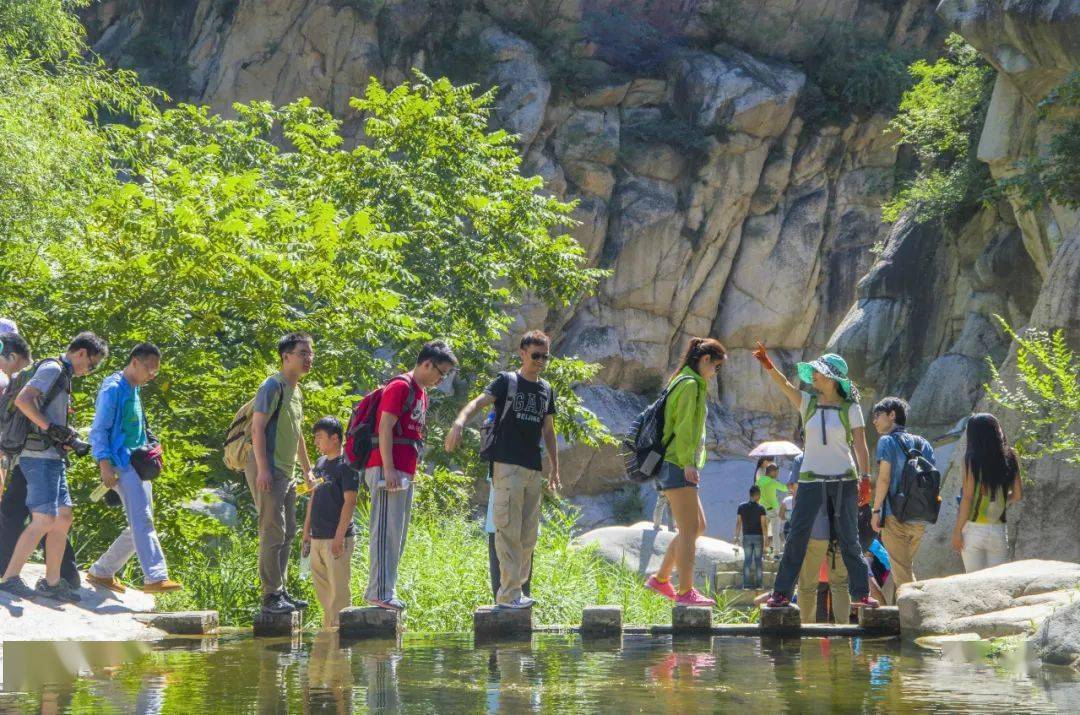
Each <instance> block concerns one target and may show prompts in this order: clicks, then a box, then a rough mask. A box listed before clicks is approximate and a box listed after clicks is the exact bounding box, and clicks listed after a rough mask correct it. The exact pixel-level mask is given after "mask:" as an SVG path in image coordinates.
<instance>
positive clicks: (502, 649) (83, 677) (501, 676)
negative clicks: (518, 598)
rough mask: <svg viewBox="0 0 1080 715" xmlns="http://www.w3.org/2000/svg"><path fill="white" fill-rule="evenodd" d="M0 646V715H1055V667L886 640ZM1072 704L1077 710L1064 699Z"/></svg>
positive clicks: (1077, 685) (1068, 696)
mask: <svg viewBox="0 0 1080 715" xmlns="http://www.w3.org/2000/svg"><path fill="white" fill-rule="evenodd" d="M152 648H153V649H152V650H149V649H148V646H146V645H144V644H133V643H111V644H110V643H98V644H88V643H66V644H56V643H36V644H18V643H14V644H13V643H7V644H5V645H4V683H5V688H4V689H5V691H7V692H11V691H16V690H17V691H21V692H22V693H28V694H29V695H20V696H18V698H19V699H18V701H16V700H13V699H10V698H12V697H14V696H7V695H0V711H6V705H7V704H9V703H15V702H17V703H18V706H19V709H20V710H22V711H24V712H34V711H37V712H43V713H61V712H79V713H83V712H93V713H99V712H123V713H128V712H138V713H173V712H181V713H186V712H220V711H227V712H254V713H286V712H287V713H338V714H344V713H351V712H378V713H399V712H401V713H409V712H437V713H443V712H454V713H456V712H470V713H471V712H484V713H491V714H495V713H521V712H575V713H577V712H603V713H620V712H655V713H680V714H681V713H696V712H719V711H727V710H736V709H738V710H746V711H753V712H769V713H784V712H851V711H860V712H869V711H888V712H897V711H900V712H904V711H921V710H929V709H934V710H936V711H944V712H948V711H973V710H978V711H984V712H986V711H999V710H1008V711H1010V712H1056V711H1058V710H1059V709H1070V708H1068V707H1067V704H1069V703H1070V702H1072V703H1073V704H1075V698H1076V697H1077V696H1078V695H1080V678H1078V677H1077V676H1076V675H1075V674H1070V673H1069V672H1068V671H1063V670H1049V669H1043V668H1034V669H1030V670H1028V669H1025V668H1026V666H1025V667H1022V668H1015V667H1013V666H1012V665H1011V664H1009V663H1008V662H1006V661H1004V660H1002V661H998V662H992V661H987V660H986V659H985V658H984V657H983V656H982V655H979V656H978V657H975V658H969V657H967V656H965V655H964V654H963V653H960V654H956V653H953V654H949V655H947V656H939V655H938V654H935V653H930V652H928V651H925V650H921V649H918V648H916V647H915V646H913V645H902V644H900V643H899V642H897V641H893V640H881V641H876V640H860V639H846V638H835V639H824V638H823V639H809V638H808V639H779V638H762V639H757V638H732V637H712V638H710V637H706V638H691V639H681V638H680V639H678V640H672V639H671V638H670V637H651V636H643V635H642V636H638V635H627V636H624V637H623V638H621V639H610V640H608V641H585V642H583V641H582V640H581V639H580V638H579V637H578V636H574V635H554V634H543V635H537V636H535V637H534V638H533V639H532V640H531V641H525V642H521V641H519V642H510V643H487V644H481V645H476V644H474V643H473V642H472V639H471V638H468V637H467V636H439V637H432V638H418V637H411V638H410V637H407V638H406V639H405V641H404V642H396V641H393V640H390V641H348V640H347V641H342V640H341V639H340V638H339V637H338V635H337V634H336V633H333V632H323V633H319V634H318V635H314V636H310V637H306V638H304V639H302V640H289V639H276V640H274V639H267V640H254V639H251V638H248V637H241V636H232V637H222V638H220V639H219V640H212V639H207V640H205V641H200V640H188V641H176V642H169V643H163V644H156V645H154V646H152ZM1071 710H1072V711H1075V707H1073V708H1071Z"/></svg>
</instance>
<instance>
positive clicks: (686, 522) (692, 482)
mask: <svg viewBox="0 0 1080 715" xmlns="http://www.w3.org/2000/svg"><path fill="white" fill-rule="evenodd" d="M726 359H727V350H725V349H724V346H723V345H721V344H720V342H719V341H718V340H714V339H712V338H691V340H690V344H689V345H688V346H687V347H686V352H685V353H683V358H682V366H681V367H680V368H679V370H678V371H677V372H676V373H675V374H674V375H672V377H671V380H670V382H668V386H667V392H668V397H667V402H666V406H665V408H664V436H663V439H664V444H665V445H667V450H666V452H665V453H664V463H663V465H661V467H660V472H659V474H658V476H657V478H656V489H657V491H661V492H663V493H664V495H665V496H666V497H667V498H668V501H669V503H670V504H671V513H672V515H673V516H674V517H675V532H676V533H675V538H674V539H672V540H671V543H669V544H668V548H667V551H666V552H665V553H664V560H663V562H662V563H661V564H660V569H659V570H658V571H657V572H656V573H655V574H653V575H652V576H650V577H649V580H648V581H646V582H645V586H646V588H649V589H652V590H653V591H656V592H657V593H659V594H660V595H662V596H665V597H667V598H670V599H671V600H673V601H675V602H676V603H678V604H680V605H684V606H715V605H716V601H714V600H712V599H711V598H707V597H705V596H703V595H702V594H701V593H699V592H698V590H697V589H696V588H694V552H695V551H696V547H697V540H698V537H699V536H701V535H703V534H704V533H705V510H704V509H703V508H702V506H701V498H700V497H699V496H698V481H699V480H700V479H701V474H700V472H699V471H698V470H700V469H701V468H702V467H703V466H705V414H706V406H705V402H706V400H707V398H708V382H709V380H711V379H713V378H714V377H715V376H716V371H717V370H718V369H719V368H720V364H721V363H723V362H724V360H726ZM673 572H677V573H678V574H679V588H678V590H676V589H675V587H674V586H673V585H672V584H671V574H672V573H673Z"/></svg>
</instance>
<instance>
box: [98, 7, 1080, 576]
mask: <svg viewBox="0 0 1080 715" xmlns="http://www.w3.org/2000/svg"><path fill="white" fill-rule="evenodd" d="M1077 5H1078V3H1077V1H1076V0H1060V1H1055V2H1030V1H1020V0H1015V1H1013V0H944V2H942V3H941V6H940V8H938V7H936V6H937V3H936V2H934V1H931V0H896V1H890V2H885V1H883V0H803V1H801V2H792V1H791V0H623V1H622V2H611V1H610V0H609V1H604V0H522V1H521V2H513V3H502V2H493V1H492V0H487V1H481V0H385V1H384V0H269V1H266V0H110V1H109V2H105V3H103V4H101V5H99V6H97V7H95V9H94V11H93V13H92V15H90V16H88V17H87V24H88V26H89V27H90V28H91V36H92V39H93V40H94V42H95V47H96V49H97V50H98V51H99V52H101V53H102V54H103V55H104V56H105V57H106V58H108V59H109V60H111V61H113V62H116V63H118V64H121V65H128V66H136V67H139V68H140V69H141V70H142V71H143V72H144V74H145V75H147V76H148V77H149V79H151V80H152V81H156V82H157V83H159V84H164V85H165V86H166V87H168V88H169V89H170V90H171V91H172V92H173V94H174V95H176V96H177V97H178V98H184V99H192V100H196V101H200V102H204V103H207V104H210V105H211V106H212V107H213V108H214V109H216V110H220V111H224V112H228V109H229V105H230V103H231V102H233V101H235V100H248V99H255V98H260V99H269V100H271V101H273V102H278V103H281V102H286V101H288V100H291V99H294V98H296V97H299V96H310V97H312V98H313V99H314V100H315V101H316V102H319V103H322V104H324V105H326V106H328V107H329V108H331V109H332V110H333V111H335V112H336V113H338V114H339V115H340V116H341V117H343V118H344V119H345V120H346V121H347V127H350V128H351V129H352V131H353V132H358V131H359V124H358V120H357V117H355V115H352V114H350V113H349V112H350V110H348V108H347V100H348V98H349V97H350V96H353V95H357V94H360V93H361V92H362V91H363V89H364V86H365V85H366V83H367V81H368V78H369V77H370V76H376V77H379V78H380V79H381V80H383V81H384V82H398V81H401V80H404V79H406V78H407V77H408V76H409V71H410V68H411V67H418V68H421V69H423V70H424V71H426V72H428V73H430V74H440V73H444V72H446V73H449V74H450V75H451V76H452V77H453V78H454V79H456V80H458V81H472V82H476V83H478V84H479V85H481V86H482V87H487V86H492V85H497V86H498V87H499V88H500V91H499V94H498V100H497V107H496V112H495V118H494V121H495V122H497V123H498V124H499V125H501V126H503V127H505V128H507V129H509V130H510V131H513V132H514V133H516V134H517V135H518V136H519V137H520V145H521V151H522V154H523V156H525V158H526V163H525V168H526V170H527V171H529V172H531V173H535V174H538V175H540V176H542V177H543V178H544V180H545V185H546V188H547V190H548V191H551V192H553V193H555V194H557V195H559V196H560V197H563V198H566V199H575V200H577V201H578V208H577V211H576V213H575V217H576V218H577V220H578V221H579V224H578V225H577V226H576V227H575V228H573V229H572V230H573V233H574V235H575V236H576V237H577V238H578V240H579V241H580V242H581V243H582V245H583V246H584V247H585V248H586V250H587V252H588V255H589V258H590V260H591V261H592V262H593V263H594V264H595V265H598V266H602V267H605V268H609V269H611V271H612V273H611V277H610V278H609V279H607V280H606V281H605V282H604V283H603V284H602V285H601V286H600V289H599V291H598V292H597V294H596V295H595V296H593V297H590V298H587V299H585V300H584V301H582V302H581V303H580V304H578V305H575V306H573V307H572V309H570V310H567V311H561V312H550V311H548V310H547V308H546V307H544V306H540V305H533V304H529V303H526V305H524V306H523V309H522V311H521V320H520V325H521V326H524V325H529V326H537V325H544V326H545V327H546V328H547V329H548V330H549V331H551V332H552V333H553V334H554V335H556V336H557V346H556V347H557V349H558V350H560V351H562V352H566V353H576V354H579V355H580V356H582V357H584V358H587V359H590V360H595V361H597V362H600V363H601V364H602V365H603V372H602V375H601V378H602V382H601V384H599V385H595V386H591V387H588V388H585V389H584V390H583V394H584V396H585V398H586V400H587V404H589V405H590V406H591V407H593V408H594V409H595V410H596V411H597V413H598V414H600V415H601V417H602V418H603V419H604V420H605V421H606V422H607V423H608V424H609V425H610V426H612V427H613V429H615V430H619V429H621V428H623V426H624V425H625V424H626V423H627V421H628V419H629V417H630V416H632V415H633V414H634V413H635V412H636V411H637V410H638V409H640V407H641V405H642V402H643V401H644V400H645V399H646V397H648V396H650V395H651V394H653V393H654V392H655V390H656V389H657V388H658V386H659V385H660V384H661V383H662V381H663V379H664V376H665V375H666V374H667V372H668V371H669V370H670V369H671V367H672V365H673V363H674V362H675V361H676V359H677V355H678V351H679V350H680V348H681V346H682V345H683V344H684V342H685V339H686V337H687V336H689V335H704V334H712V335H716V336H719V337H720V338H721V339H722V340H724V342H725V343H726V344H727V345H728V347H729V348H730V349H731V360H730V361H729V364H728V365H727V366H726V367H725V368H724V370H723V371H722V375H721V378H720V380H719V381H718V383H719V384H718V385H717V389H716V393H715V405H714V408H715V409H713V410H712V423H711V430H710V437H711V447H712V448H713V449H714V450H715V451H717V452H739V451H742V450H743V448H744V447H745V446H746V445H747V444H748V443H750V442H753V441H755V440H757V439H759V438H763V437H766V436H769V437H786V436H790V435H792V434H793V432H794V431H795V427H796V425H795V416H794V415H791V414H790V411H789V410H787V409H786V408H785V405H784V403H783V402H782V401H781V399H782V398H781V396H780V395H779V394H778V393H777V392H776V391H775V390H773V389H772V388H770V387H768V386H767V385H766V383H765V382H764V380H763V375H762V374H761V371H760V370H759V369H758V367H757V365H756V363H755V362H754V361H753V359H752V358H751V356H750V354H749V350H750V348H751V347H752V345H753V341H754V340H755V339H761V340H763V341H765V342H766V343H768V344H769V345H770V346H773V347H774V348H777V349H778V350H779V354H780V356H781V359H782V361H783V362H784V363H785V364H786V365H788V366H790V364H791V363H793V362H794V361H796V360H799V359H802V358H803V357H804V356H806V355H809V354H815V353H818V352H819V351H822V350H823V349H825V348H826V347H827V346H832V347H833V348H835V349H837V350H839V351H841V352H843V354H845V355H846V356H847V357H848V359H849V361H850V362H851V363H852V366H853V368H854V369H855V373H856V376H857V378H858V379H859V381H860V384H863V385H866V386H867V387H868V393H869V396H870V397H873V396H875V395H877V394H881V393H884V392H894V393H899V394H901V395H904V396H908V397H910V398H911V401H912V404H913V410H914V421H915V422H916V423H917V424H918V425H919V426H920V427H921V428H923V429H925V430H927V431H929V432H932V433H934V434H937V433H938V432H939V431H942V432H943V431H945V430H947V429H948V428H949V427H951V426H952V425H953V424H954V423H955V422H956V421H957V419H958V418H960V417H962V416H963V415H965V414H967V413H968V412H969V411H970V410H971V408H972V406H973V405H975V404H976V401H977V400H978V399H979V395H980V386H981V384H982V383H983V381H984V380H985V378H986V368H985V358H986V357H987V356H990V357H991V358H992V359H993V360H994V361H995V363H1002V362H1006V361H1007V360H1008V356H1009V350H1010V346H1009V343H1008V340H1007V339H1006V338H1005V336H1004V335H1003V334H1002V333H1001V332H1000V331H999V329H998V328H997V327H996V324H995V323H994V322H993V321H992V319H991V316H992V315H993V314H995V313H996V314H999V315H1002V316H1004V317H1006V318H1007V319H1008V320H1009V321H1010V322H1011V323H1012V324H1013V325H1016V326H1022V325H1025V324H1027V323H1028V322H1029V321H1030V322H1033V323H1035V322H1037V323H1039V324H1041V325H1045V326H1055V325H1061V326H1064V327H1066V328H1068V330H1069V331H1070V336H1071V338H1072V339H1073V340H1075V339H1076V338H1077V336H1078V334H1080V326H1078V325H1077V321H1078V318H1077V300H1078V298H1077V296H1078V295H1080V291H1078V290H1077V285H1078V283H1080V277H1078V275H1077V273H1078V268H1077V265H1078V263H1080V247H1077V241H1078V238H1077V217H1076V214H1075V212H1070V211H1068V210H1066V209H1063V208H1062V207H1057V206H1047V207H1043V208H1040V209H1038V210H1036V211H1028V210H1026V209H1023V208H1022V207H1021V205H1020V204H1019V203H1018V202H1012V201H1001V202H999V203H998V204H997V205H994V206H992V207H986V208H982V209H979V210H977V211H975V212H974V213H973V214H972V215H971V216H969V217H966V220H965V221H964V222H963V225H962V226H961V227H960V228H959V229H956V228H953V229H950V230H944V229H942V228H941V227H939V226H937V225H928V224H926V225H920V224H917V223H915V222H913V221H912V220H910V219H906V220H902V221H900V222H899V223H897V224H896V225H895V226H892V227H889V226H887V225H884V224H882V223H881V220H880V216H881V212H880V206H881V203H882V201H883V199H884V198H885V197H886V196H888V194H889V192H890V190H891V188H892V185H893V182H894V177H895V175H896V167H897V162H898V154H897V148H896V146H895V139H894V137H892V136H890V134H889V133H887V132H886V131H885V130H886V127H887V124H888V120H889V117H887V116H884V115H882V114H875V113H874V112H873V111H868V110H865V109H864V110H863V111H856V112H851V111H841V112H839V113H837V112H832V113H828V112H826V113H825V114H824V116H823V113H822V111H821V103H822V92H821V87H819V86H816V85H815V83H814V81H813V78H812V77H809V78H808V73H810V74H812V72H811V63H810V59H809V58H811V57H813V56H815V54H817V55H820V52H821V49H822V46H823V45H827V44H828V43H829V42H830V41H831V40H830V38H831V37H833V35H831V34H830V33H831V32H832V31H833V30H835V28H836V27H841V26H842V27H847V28H851V29H852V30H853V31H857V32H859V33H862V34H864V35H869V36H873V37H876V38H878V41H879V42H880V43H881V45H882V46H883V47H886V46H887V47H891V48H896V49H898V50H899V49H904V48H907V49H910V50H918V51H922V52H924V53H933V51H934V50H935V49H936V48H937V47H938V45H939V44H940V41H941V37H942V35H943V31H944V29H945V27H946V26H951V27H952V28H954V29H955V30H956V31H958V32H960V33H962V34H963V35H964V36H965V37H966V38H968V40H969V41H970V42H971V43H972V44H973V45H974V46H975V47H976V48H978V49H979V50H980V51H981V52H983V53H984V54H985V55H986V56H987V57H988V58H989V59H990V61H991V62H992V63H993V64H994V66H995V68H997V70H998V72H999V76H998V79H997V86H996V87H995V90H994V95H993V100H992V106H991V110H990V116H989V118H988V120H987V122H986V128H985V130H984V134H983V137H982V141H981V142H980V145H979V157H980V159H982V160H983V161H986V162H987V163H989V165H990V166H991V169H992V170H993V172H994V174H995V175H996V176H1003V175H1006V174H1007V173H1008V172H1010V171H1013V168H1012V167H1013V165H1014V163H1015V161H1016V159H1018V158H1021V157H1023V156H1025V155H1029V154H1030V153H1032V152H1034V151H1037V150H1038V147H1039V146H1040V145H1041V144H1042V143H1043V142H1044V141H1045V139H1046V136H1047V132H1049V131H1052V130H1051V128H1050V126H1049V125H1048V124H1047V123H1046V122H1045V121H1042V120H1040V119H1039V118H1038V117H1037V115H1036V112H1035V111H1034V106H1035V104H1036V103H1037V102H1038V101H1039V100H1040V99H1041V98H1042V97H1043V96H1045V94H1046V93H1047V92H1048V91H1049V89H1050V88H1051V87H1053V86H1054V85H1055V84H1057V82H1059V81H1060V79H1061V78H1062V77H1063V76H1064V74H1065V73H1067V72H1068V70H1069V69H1072V68H1075V67H1076V65H1077V62H1078V61H1080V51H1078V48H1080V38H1078V37H1077V34H1076V28H1077V22H1076V16H1077ZM935 10H936V11H937V14H938V15H940V19H939V17H938V16H937V15H935ZM359 139H362V138H359ZM900 159H901V160H902V159H903V157H900ZM875 244H881V245H884V251H883V252H882V253H881V254H880V256H877V257H876V258H875V255H874V254H873V252H872V251H871V247H872V246H874V245H875ZM612 457H613V455H612V454H611V453H610V452H608V453H601V454H593V453H587V452H576V451H573V450H571V452H570V454H568V455H567V458H566V462H567V465H568V468H567V469H566V470H565V471H566V472H567V473H566V474H564V482H568V483H569V485H570V488H571V489H572V490H573V491H575V492H577V493H579V494H591V493H598V492H602V491H604V490H606V489H610V488H611V487H612V486H613V485H615V484H618V483H619V480H620V475H619V471H618V463H617V460H615V459H613V458H612ZM1059 466H1060V465H1059ZM1040 469H1043V467H1042V466H1040ZM1061 469H1064V468H1063V467H1062V468H1061ZM1045 470H1048V471H1046V472H1045V473H1044V472H1042V471H1040V473H1039V477H1038V478H1039V480H1040V481H1041V482H1044V483H1047V484H1049V483H1051V482H1053V483H1059V482H1060V483H1061V484H1065V483H1066V482H1067V481H1068V480H1070V479H1071V480H1072V482H1071V483H1072V484H1073V485H1075V484H1076V479H1075V474H1073V473H1069V474H1072V476H1069V474H1066V472H1064V471H1061V470H1059V468H1058V466H1053V465H1051V466H1047V467H1045ZM1055 480H1056V481H1055ZM1062 488H1064V487H1062ZM1054 494H1056V492H1053V490H1051V491H1048V492H1046V494H1040V493H1039V492H1036V497H1035V498H1034V499H1033V500H1032V501H1031V504H1032V506H1031V509H1032V510H1036V509H1038V508H1039V505H1040V504H1045V502H1044V501H1043V499H1054V498H1057V497H1055V496H1053V495H1054ZM1072 494H1074V495H1077V494H1080V490H1076V489H1075V488H1073V491H1072ZM1070 498H1071V499H1072V500H1073V501H1072V502H1069V503H1070V504H1075V506H1074V507H1072V509H1073V511H1072V512H1071V513H1075V511H1076V509H1077V508H1080V503H1076V502H1075V500H1076V496H1072V497H1070ZM1026 509H1027V507H1025V510H1026ZM1032 513H1033V514H1034V513H1035V512H1034V511H1033V512H1032ZM1026 514H1027V512H1026V511H1025V516H1024V517H1022V518H1025V519H1026V518H1028V517H1027V516H1026ZM1035 533H1041V532H1035ZM1022 538H1027V537H1026V536H1025V537H1022ZM1022 544H1023V542H1021V545H1022ZM1072 547H1073V548H1074V550H1078V549H1080V541H1078V540H1075V539H1074V540H1073V545H1072ZM1021 550H1022V551H1023V553H1025V554H1026V555H1042V554H1041V552H1040V551H1039V549H1037V548H1035V547H1034V546H1032V547H1030V548H1028V547H1025V546H1023V545H1022V546H1021ZM1071 558H1080V553H1076V554H1074V555H1073V556H1071Z"/></svg>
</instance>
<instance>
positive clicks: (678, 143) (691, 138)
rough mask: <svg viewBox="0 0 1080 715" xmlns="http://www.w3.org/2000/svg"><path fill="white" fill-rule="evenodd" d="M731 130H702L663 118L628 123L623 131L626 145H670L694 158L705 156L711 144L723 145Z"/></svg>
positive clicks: (690, 123)
mask: <svg viewBox="0 0 1080 715" xmlns="http://www.w3.org/2000/svg"><path fill="white" fill-rule="evenodd" d="M730 131H731V130H730V129H729V128H727V127H724V126H716V127H709V128H705V127H702V126H699V125H697V124H695V123H694V122H691V121H689V120H687V119H683V118H682V117H677V116H673V115H662V116H661V117H659V118H657V119H644V120H641V121H631V122H627V123H626V124H624V125H623V127H622V135H623V137H624V139H625V140H626V141H629V142H634V141H636V142H641V143H643V144H655V143H662V144H670V145H671V146H673V147H675V148H676V149H678V150H680V151H682V152H685V153H687V154H692V155H695V156H698V157H700V156H703V155H705V154H706V153H707V152H708V150H709V147H710V146H712V141H713V140H714V139H715V140H717V141H721V142H722V141H725V140H726V139H727V137H728V135H729V134H730Z"/></svg>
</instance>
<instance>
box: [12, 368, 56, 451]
mask: <svg viewBox="0 0 1080 715" xmlns="http://www.w3.org/2000/svg"><path fill="white" fill-rule="evenodd" d="M49 361H52V362H56V363H60V366H61V368H63V370H62V371H61V374H60V377H58V378H56V380H55V381H54V382H53V384H52V386H51V387H50V388H49V390H48V392H46V393H45V395H44V397H43V399H42V401H41V404H40V405H39V409H41V410H45V408H47V407H48V406H49V404H50V403H52V401H53V400H55V399H56V396H57V395H59V394H60V392H61V391H63V390H64V389H65V388H66V389H68V390H70V388H71V375H70V374H69V373H68V370H67V367H66V366H64V363H63V361H61V360H59V359H58V358H45V359H44V360H39V361H38V362H36V363H34V364H33V365H31V366H30V367H25V368H23V369H22V370H20V371H19V372H17V373H16V374H15V376H14V377H12V378H11V382H9V383H8V386H7V387H6V388H5V389H4V392H3V394H0V451H3V453H4V454H6V455H8V456H11V457H13V456H15V455H17V454H18V453H19V452H21V451H22V450H23V447H24V446H25V444H26V438H27V437H28V436H30V434H31V433H37V432H40V430H38V428H37V426H36V425H34V424H33V423H32V422H31V421H30V418H29V417H27V416H26V415H25V414H24V413H23V411H22V410H20V409H19V408H18V407H16V406H15V398H17V397H18V396H19V393H20V392H22V389H23V388H24V387H26V384H27V383H28V382H30V378H32V377H33V376H34V375H35V374H36V373H37V371H38V368H40V367H41V366H42V365H44V364H45V363H46V362H49Z"/></svg>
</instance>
